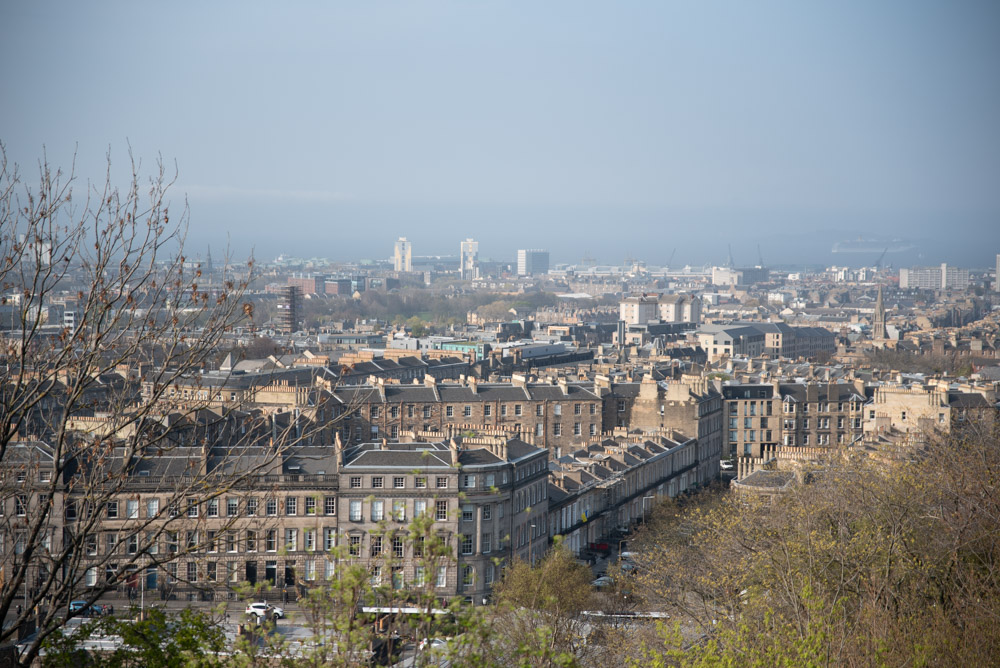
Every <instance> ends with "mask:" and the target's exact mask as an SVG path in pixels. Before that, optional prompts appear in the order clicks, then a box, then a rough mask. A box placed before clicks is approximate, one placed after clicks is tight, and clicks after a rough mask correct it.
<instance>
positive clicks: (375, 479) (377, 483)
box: [372, 475, 382, 489]
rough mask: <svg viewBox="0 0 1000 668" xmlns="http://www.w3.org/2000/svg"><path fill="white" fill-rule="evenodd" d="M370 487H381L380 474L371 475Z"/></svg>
mask: <svg viewBox="0 0 1000 668" xmlns="http://www.w3.org/2000/svg"><path fill="white" fill-rule="evenodd" d="M372 487H373V488H375V489H382V476H380V475H373V476H372Z"/></svg>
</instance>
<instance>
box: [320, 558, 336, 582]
mask: <svg viewBox="0 0 1000 668" xmlns="http://www.w3.org/2000/svg"><path fill="white" fill-rule="evenodd" d="M335 568H336V567H335V566H334V563H333V561H332V560H331V559H327V560H326V566H325V568H324V569H323V577H325V578H326V579H327V580H329V579H331V578H332V577H333V576H334V574H335Z"/></svg>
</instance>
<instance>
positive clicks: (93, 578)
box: [83, 567, 97, 587]
mask: <svg viewBox="0 0 1000 668" xmlns="http://www.w3.org/2000/svg"><path fill="white" fill-rule="evenodd" d="M83 584H84V585H86V586H87V587H96V586H97V569H96V568H94V567H91V568H88V569H87V571H86V573H85V574H84V576H83Z"/></svg>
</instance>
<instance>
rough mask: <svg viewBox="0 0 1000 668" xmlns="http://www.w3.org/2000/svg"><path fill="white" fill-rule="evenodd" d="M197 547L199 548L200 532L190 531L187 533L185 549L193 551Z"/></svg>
mask: <svg viewBox="0 0 1000 668" xmlns="http://www.w3.org/2000/svg"><path fill="white" fill-rule="evenodd" d="M197 546H198V532H197V531H188V532H187V541H186V542H185V548H186V549H187V550H193V549H195V548H196V547H197Z"/></svg>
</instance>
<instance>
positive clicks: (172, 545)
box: [167, 531, 178, 554]
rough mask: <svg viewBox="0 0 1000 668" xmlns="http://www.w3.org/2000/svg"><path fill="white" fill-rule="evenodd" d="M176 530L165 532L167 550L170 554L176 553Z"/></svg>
mask: <svg viewBox="0 0 1000 668" xmlns="http://www.w3.org/2000/svg"><path fill="white" fill-rule="evenodd" d="M177 547H178V543H177V532H176V531H168V532H167V552H169V553H170V554H177Z"/></svg>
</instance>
